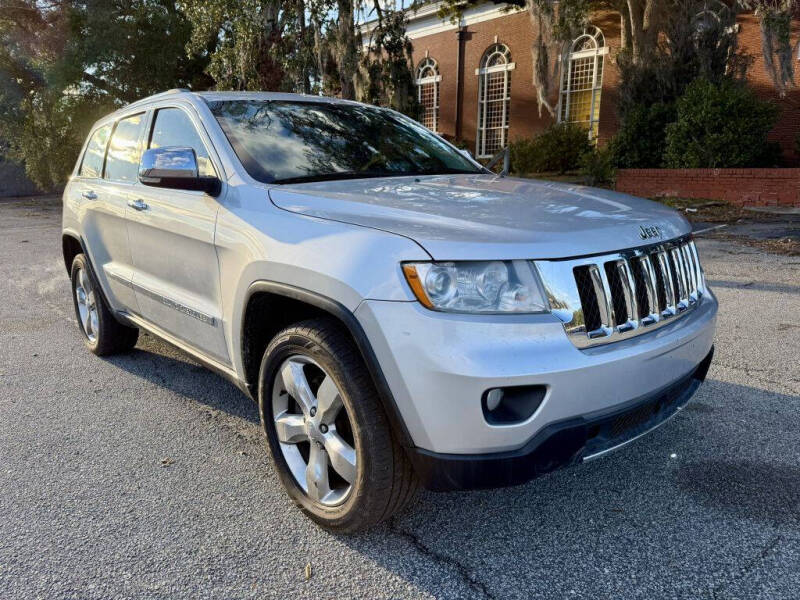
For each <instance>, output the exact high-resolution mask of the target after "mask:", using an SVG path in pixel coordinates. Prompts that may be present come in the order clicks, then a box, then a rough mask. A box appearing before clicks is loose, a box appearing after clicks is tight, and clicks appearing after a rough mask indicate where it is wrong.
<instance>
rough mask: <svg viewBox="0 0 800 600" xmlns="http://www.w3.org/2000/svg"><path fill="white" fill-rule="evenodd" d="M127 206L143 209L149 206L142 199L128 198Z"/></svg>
mask: <svg viewBox="0 0 800 600" xmlns="http://www.w3.org/2000/svg"><path fill="white" fill-rule="evenodd" d="M128 206H130V207H131V208H132V209H134V210H138V211H143V210H147V209H148V208H150V207H149V206H147V204H145V203H144V202H143V201H142V200H128Z"/></svg>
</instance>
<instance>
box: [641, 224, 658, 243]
mask: <svg viewBox="0 0 800 600" xmlns="http://www.w3.org/2000/svg"><path fill="white" fill-rule="evenodd" d="M639 237H640V238H642V239H643V240H649V239H652V238H660V237H661V229H660V228H659V227H658V225H650V226H648V227H645V226H644V225H642V226H640V227H639Z"/></svg>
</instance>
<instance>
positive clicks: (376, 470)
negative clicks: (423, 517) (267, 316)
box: [258, 318, 418, 533]
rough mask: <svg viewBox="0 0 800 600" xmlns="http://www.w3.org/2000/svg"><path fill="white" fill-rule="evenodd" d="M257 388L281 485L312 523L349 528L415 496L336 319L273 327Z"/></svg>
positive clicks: (408, 469) (403, 459) (408, 471)
mask: <svg viewBox="0 0 800 600" xmlns="http://www.w3.org/2000/svg"><path fill="white" fill-rule="evenodd" d="M258 395H259V408H260V413H261V422H262V425H263V427H264V430H265V432H266V435H267V441H268V445H269V449H270V452H271V454H272V458H273V461H274V463H275V465H276V467H277V470H278V474H279V475H280V478H281V482H282V483H283V485H284V487H285V488H286V490H287V492H288V494H289V496H290V497H291V498H292V500H293V501H294V502H295V503H296V504H297V505H298V506H299V507H300V508H301V509H302V510H303V511H304V512H305V513H306V514H307V515H308V516H309V517H310V518H311V519H313V520H314V521H316V522H317V523H318V524H320V525H322V526H323V527H325V528H326V529H329V530H332V531H336V532H339V533H352V532H355V531H358V530H361V529H365V528H367V527H370V526H372V525H375V524H376V523H379V522H381V521H383V520H385V519H388V518H389V517H390V516H392V515H393V514H394V513H396V512H397V511H399V510H400V509H402V508H403V507H404V506H406V505H407V504H408V503H409V502H410V501H411V500H412V499H413V497H414V495H415V492H416V490H417V487H418V484H417V478H416V476H415V474H414V471H413V469H412V466H411V463H410V461H409V459H408V457H407V456H406V454H405V452H404V451H403V449H402V448H401V447H400V445H399V444H398V443H397V441H396V440H395V439H394V437H393V436H392V433H391V430H390V427H389V423H388V420H387V418H386V415H385V413H384V411H383V407H382V406H381V404H380V402H379V401H378V398H377V392H376V391H375V386H374V385H373V383H372V379H371V377H370V375H369V373H368V372H367V369H366V367H365V366H364V363H363V360H362V359H361V356H360V354H359V352H358V350H357V348H356V347H355V345H354V344H353V342H352V341H351V339H350V337H349V335H348V334H347V332H346V331H344V330H343V329H342V327H341V326H340V325H339V324H338V323H337V322H336V321H334V320H333V319H329V318H319V319H311V320H308V321H303V322H301V323H298V324H296V325H293V326H291V327H288V328H286V329H284V330H283V331H281V332H280V333H278V335H276V336H275V338H274V339H273V340H272V342H271V343H270V344H269V346H268V347H267V349H266V351H265V352H264V357H263V359H262V361H261V371H260V376H259V390H258Z"/></svg>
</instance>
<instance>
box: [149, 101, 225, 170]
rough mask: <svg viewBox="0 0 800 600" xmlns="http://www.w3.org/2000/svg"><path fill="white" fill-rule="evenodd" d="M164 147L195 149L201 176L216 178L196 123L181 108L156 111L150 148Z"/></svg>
mask: <svg viewBox="0 0 800 600" xmlns="http://www.w3.org/2000/svg"><path fill="white" fill-rule="evenodd" d="M164 146H183V147H187V148H193V149H194V153H195V154H196V155H197V168H198V170H199V172H200V175H204V176H209V177H215V176H216V173H215V172H214V167H213V166H212V164H211V160H210V159H209V157H208V152H206V147H205V145H204V144H203V140H201V139H200V135H199V134H198V133H197V130H196V129H195V128H194V123H192V120H191V119H190V118H189V115H187V114H186V113H185V112H183V111H182V110H181V109H179V108H162V109H159V110H158V111H156V118H155V121H154V123H153V133H152V135H151V136H150V146H149V147H150V148H163V147H164Z"/></svg>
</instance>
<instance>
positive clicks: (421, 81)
mask: <svg viewBox="0 0 800 600" xmlns="http://www.w3.org/2000/svg"><path fill="white" fill-rule="evenodd" d="M425 54H426V56H425V61H431V63H432V64H431V65H430V66H432V67H433V68H434V69H435V70H436V72H437V73H438V71H439V63H438V62H437V61H436V60H435V59H433V58H430V57H429V56H427V52H426V53H425ZM421 65H422V63H420V66H421ZM420 70H421V68H420V67H417V71H420ZM441 80H442V76H441V75H428V76H427V77H419V78H417V79H415V80H414V84H415V85H416V87H417V102H421V100H422V98H421V97H420V96H421V95H422V86H423V85H426V84H431V83H432V84H433V128H432V129H431V131H433V133H438V132H439V86H438V85H437V84H438V83H439V82H440V81H441Z"/></svg>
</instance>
